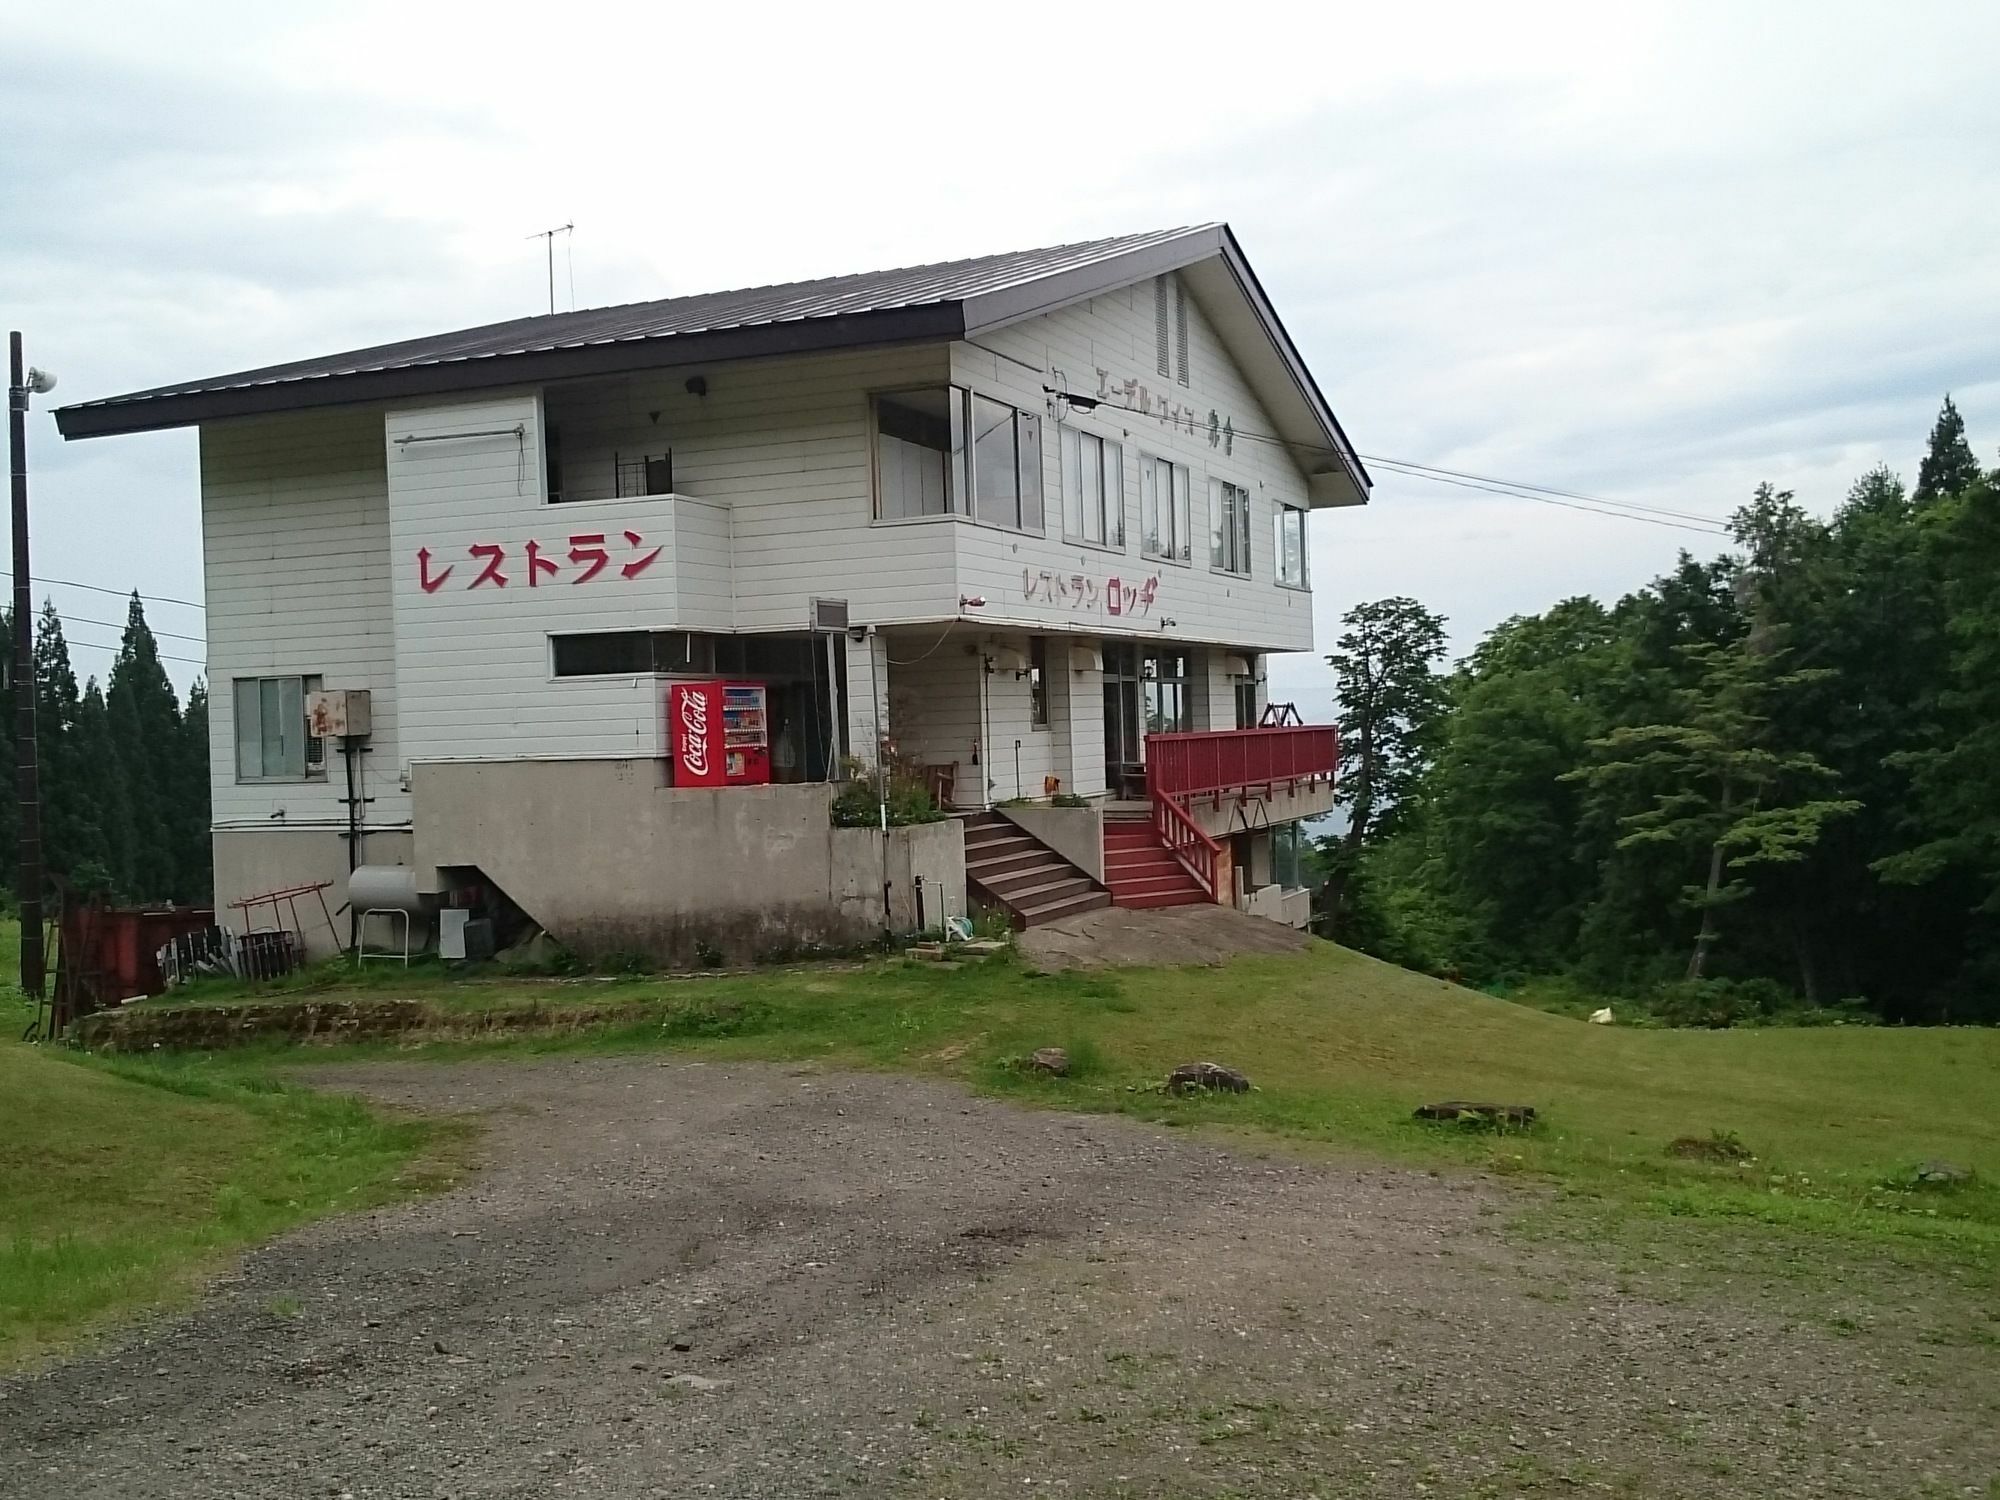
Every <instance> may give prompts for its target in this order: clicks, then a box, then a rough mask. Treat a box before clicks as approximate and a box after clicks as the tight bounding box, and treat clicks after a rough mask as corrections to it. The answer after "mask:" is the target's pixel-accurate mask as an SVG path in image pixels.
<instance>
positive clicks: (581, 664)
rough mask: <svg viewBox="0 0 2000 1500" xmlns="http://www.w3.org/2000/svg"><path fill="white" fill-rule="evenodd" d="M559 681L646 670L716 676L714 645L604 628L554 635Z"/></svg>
mask: <svg viewBox="0 0 2000 1500" xmlns="http://www.w3.org/2000/svg"><path fill="white" fill-rule="evenodd" d="M549 647H550V658H551V661H552V663H553V666H554V670H555V675H556V676H558V677H636V676H640V675H642V674H644V673H648V672H676V673H688V672H712V671H715V670H716V666H715V642H714V640H713V639H712V638H711V637H708V636H702V635H694V634H691V633H690V632H688V631H685V630H600V631H593V632H592V633H590V634H588V635H552V636H550V637H549Z"/></svg>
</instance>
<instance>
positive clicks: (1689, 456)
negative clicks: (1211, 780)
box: [0, 3, 2000, 702]
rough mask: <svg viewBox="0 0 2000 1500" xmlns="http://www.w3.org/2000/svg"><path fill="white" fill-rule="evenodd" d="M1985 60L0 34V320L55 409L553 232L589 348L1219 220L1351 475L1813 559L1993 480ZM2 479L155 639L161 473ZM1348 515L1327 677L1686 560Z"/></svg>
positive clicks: (382, 308)
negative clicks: (1791, 543) (1698, 532)
mask: <svg viewBox="0 0 2000 1500" xmlns="http://www.w3.org/2000/svg"><path fill="white" fill-rule="evenodd" d="M1997 44H2000V11H1996V10H1995V9H1994V8H1993V7H1991V6H1987V5H1980V4H1945V3H1933V4H1927V5H1925V6H1922V7H1902V8H1898V9H1894V10H1891V9H1888V8H1884V7H1879V6H1852V5H1834V6H1827V5H1804V4H1788V5H1775V4H1767V5H1762V6H1758V7H1754V8H1751V7H1742V6H1736V5H1719V4H1717V5H1700V6H1690V5H1680V4H1675V5H1666V4H1654V5H1645V6H1619V7H1607V6H1601V5H1594V6H1593V5H1570V6H1555V5H1543V6H1530V7H1525V8H1524V7H1512V8H1505V9H1495V8H1493V7H1489V6H1476V5H1469V4H1468V5H1460V6H1456V7H1447V8H1439V7H1423V8H1409V9H1408V10H1407V11H1405V12H1397V13H1389V12H1384V11H1382V10H1381V9H1380V8H1370V9H1360V8H1355V9H1353V10H1351V11H1346V12H1343V11H1340V10H1336V9H1333V8H1327V7H1301V6H1296V5H1292V6H1283V7H1278V6H1264V7H1260V6H1256V5H1247V6H1246V5H1238V6H1234V7H1229V8H1226V9H1220V10H1218V9H1217V8H1215V7H1194V6H1171V5H1155V6H1150V7H1145V8H1140V9H1134V8H1131V7H1125V8H1095V9H1091V8H1085V9H1081V10H1072V11H1067V12H1060V13H1042V12H995V11H991V10H988V11H984V12H981V11H976V10H975V11H949V10H940V9H938V8H937V7H934V6H926V7H917V6H897V7H890V8H871V9H870V10H869V11H868V12H867V13H866V14H862V13H858V12H854V11H852V10H851V9H841V8H838V7H834V8H829V7H824V6H810V7H808V6H798V7H756V8H753V9H752V10H748V11H745V10H742V9H736V10H730V9H727V8H723V9H715V8H708V9H699V10H697V9H695V8H690V7H641V6H636V5H597V4H570V5H567V6H562V7H553V8H552V7H549V6H547V5H535V6H525V5H487V6H481V7H479V8H477V10H472V9H469V8H465V7H458V6H421V5H408V4H399V5H387V4H370V5H345V6H341V7H338V8H333V7H301V8H298V9H297V10H294V8H291V7H274V6H267V5H237V4H231V5H220V4H216V5H207V6H202V7H198V8H195V9H194V10H193V11H192V12H191V11H190V10H189V8H187V7H152V6H147V7H141V6H136V5H133V6H116V7H110V6H101V5H89V4H78V5H71V6H65V7H55V6H36V7H17V8H13V9H12V10H10V11H9V13H8V14H7V15H6V16H5V17H4V19H0V98H4V100H5V101H6V103H7V106H8V107H7V114H8V118H9V121H10V129H9V131H8V132H7V133H6V134H5V135H4V136H0V219H3V220H4V222H7V223H8V224H10V225H13V226H26V227H25V228H22V229H17V231H16V232H15V233H13V234H11V235H10V236H9V253H8V255H7V256H6V257H4V258H0V301H4V303H5V305H6V306H7V308H8V309H9V312H10V314H11V315H12V317H13V318H14V319H15V320H17V321H18V322H19V324H20V325H21V326H22V327H23V328H24V329H25V330H26V331H27V334H28V337H29V342H30V348H31V358H34V359H36V360H37V361H39V362H43V363H47V364H50V365H52V366H54V367H56V368H57V369H58V370H59V371H60V372H61V373H62V375H63V380H64V384H63V390H62V392H61V394H62V396H63V397H65V398H69V399H76V398H79V397H90V396H97V395H103V394H109V393H111V392H114V391H119V390H126V389H132V388H136V387H139V386H143V385H146V384H152V383H159V382H162V381H166V380H171V379H177V378H183V377H191V376H196V375H201V374H208V373H215V372H219V371H221V370H225V369H234V368H244V367H248V366H253V365H256V364H260V363H266V362H270V361H274V360H279V359H285V358H292V357H302V356H305V355H310V354H315V353H324V352H329V351H332V350H335V349H340V348H347V347H355V346H359V345H362V344H366V343H370V342H375V341H380V340H383V339H387V338H394V337H402V336H410V335H415V334H421V333H425V332H431V331H436V330H439V329H443V328H447V327H452V326H460V325H465V324H471V323H477V322H482V321H487V320H491V319H494V318H500V317H508V316H515V315H518V314H520V313H522V312H526V311H533V310H536V309H537V308H538V307H539V306H540V305H541V299H542V297H543V296H544V283H543V268H542V261H541V258H540V256H541V251H540V248H539V246H538V245H537V244H535V243H534V242H532V241H530V240H529V239H527V238H526V236H528V235H529V234H530V233H531V232H532V231H534V230H537V229H540V228H543V227H545V226H547V225H550V224H557V223H563V222H566V221H569V220H574V221H575V222H576V224H577V231H576V237H575V242H574V247H573V254H574V266H575V283H576V290H577V295H578V298H579V300H580V301H582V302H583V303H584V304H586V305H588V304H591V303H604V302H616V301H626V300H634V299H640V298H646V297H656V296H662V295H671V294H674V293H678V292H690V291H699V290H707V289H714V288H719V287H725V286H736V285H746V284H754V283H757V282H762V281H770V280H780V279H787V278H791V277H797V276H811V275H819V274H827V273H831V272H835V271H840V270H857V269H865V268H869V267H873V266H880V265H890V264H899V263H904V264H906V263H912V262H917V261H922V260H927V259H937V258H943V257H948V256H954V255H964V254H975V253H980V252H982V251H990V250H998V249H1005V248H1015V247H1021V246H1026V245H1033V244H1044V243H1053V242H1056V241H1060V240H1065V239H1074V238H1081V237H1086V236H1089V235H1093V234H1101V233H1115V232H1121V231H1126V230H1131V229H1138V228H1151V227H1158V226H1162V225H1166V224H1172V223H1184V222H1191V221H1195V220H1202V219H1210V218H1227V219H1230V220H1231V221H1232V222H1233V223H1234V224H1235V225H1236V228H1237V230H1238V233H1239V234H1240V235H1241V237H1242V238H1243V240H1244V242H1245V245H1246V247H1247V249H1248V250H1249V252H1250V255H1251V257H1252V259H1253V260H1254V261H1255V263H1256V264H1257V266H1258V269H1259V272H1260V274H1261V275H1262V276H1263V278H1264V280H1265V283H1266V286H1267V288H1268V289H1269V290H1270V291H1271V293H1272V296H1273V298H1274V300H1275V301H1276V303H1277V305H1278V307H1279V309H1280V311H1281V313H1282V314H1283V315H1284V317H1285V318H1286V321H1287V323H1288V325H1289V326H1290V328H1291V330H1292V332H1293V335H1294V337H1295V338H1296V339H1297V340H1298V342H1299V343H1300V345H1301V346H1302V348H1303V349H1304V350H1305V353H1306V355H1307V358H1308V360H1309V361H1310V362H1311V363H1312V365H1313V366H1314V368H1315V369H1316V371H1317V372H1318V374H1319V376H1320V378H1321V381H1322V383H1323V385H1324V386H1325V387H1326V389H1327V391H1328V393H1329V395H1330V396H1331V398H1332V399H1333V402H1334V405H1335V407H1336V409H1337V410H1338V411H1339V412H1340V414H1341V416H1342V419H1343V421H1344V422H1345V423H1346V425H1347V427H1348V430H1349V432H1350V434H1351V435H1352V436H1353V437H1354V438H1355V440H1356V441H1357V443H1358V445H1359V446H1360V447H1361V448H1362V449H1363V451H1365V452H1370V453H1381V454H1388V455H1392V456H1396V457H1401V458H1406V459H1416V460H1419V461H1422V462H1427V463H1438V464H1448V465H1453V466H1457V467H1463V468H1469V469H1474V470H1479V471H1481V472H1490V473H1498V474H1503V475H1508V476H1511V477H1516V478H1521V479H1527V480H1530V481H1534V482H1538V483H1543V484H1552V485H1561V486H1567V487H1573V488H1577V489H1581V490H1585V491H1589V492H1592V493H1602V494H1607V495H1613V496H1618V497H1622V498H1628V499H1634V500H1641V501H1646V502H1649V503H1654V504H1661V505H1668V506H1672V507H1676V508H1680V509H1686V510H1691V511H1696V512H1700V513H1703V514H1708V515H1714V516H1722V515H1726V514H1727V513H1728V511H1729V510H1731V509H1732V508H1733V507H1734V506H1735V505H1736V504H1738V503H1739V502H1740V501H1741V500H1742V499H1743V498H1744V497H1745V496H1746V495H1747V493H1748V491H1749V489H1750V488H1751V487H1752V486H1753V485H1754V484H1755V483H1756V482H1757V481H1758V480H1760V479H1764V478H1769V479H1771V480H1773V481H1774V482H1776V483H1779V484H1781V485H1790V486H1792V487H1794V488H1796V489H1797V490H1798V491H1799V492H1800V494H1801V497H1802V498H1803V499H1805V500H1806V501H1807V502H1808V503H1810V504H1813V505H1816V506H1818V507H1820V508H1822V509H1825V508H1829V507H1830V506H1831V505H1832V504H1833V503H1835V502H1836V501H1837V500H1838V498H1839V496H1840V494H1841V493H1843V492H1844V490H1845V488H1846V485H1847V482H1848V481H1849V480H1850V479H1851V478H1852V477H1853V476H1854V475H1855V474H1856V473H1858V472H1860V471H1861V470H1862V469H1865V468H1866V467H1868V466H1869V465H1871V464H1873V463H1875V462H1878V461H1887V462H1889V463H1890V464H1891V465H1892V466H1894V467H1898V468H1900V469H1902V470H1903V471H1904V472H1905V473H1909V472H1912V471H1913V469H1914V466H1915V461H1916V457H1917V455H1918V453H1919V451H1920V448H1921V444H1922V441H1923V437H1924V434H1925V432H1926V431H1927V430H1928V426H1929V423H1930V420H1931V417H1932V415H1933V413H1934V412H1935V409H1936V406H1937V401H1938V398H1939V396H1940V395H1941V393H1942V392H1943V391H1944V390H1945V389H1946V388H1950V389H1953V390H1954V391H1955V392H1956V393H1957V395H1958V398H1959V401H1960V405H1961V407H1962V408H1963V409H1964V411H1965V413H1966V417H1967V421H1968V423H1969V424H1970V425H1971V428H1972V432H1973V436H1974V438H1975V441H1976V442H1977V443H1978V444H1979V445H1980V448H1981V451H1982V452H1983V453H1985V454H1987V455H1989V456H1990V455H1992V453H1993V452H1994V450H1995V447H1996V444H2000V372H1996V371H1995V369H1994V366H1993V363H1992V339H1991V330H1992V329H1993V328H1995V327H1996V326H2000V279H1996V278H1994V277H1993V276H1992V274H1991V247H1992V245H1993V244H1994V243H1996V240H2000V234H1996V230H2000V203H1997V202H1996V200H1995V199H1994V197H1993V195H1992V193H1991V191H1990V185H1991V183H1992V182H1993V181H1995V180H2000V98H1996V95H1995V92H1994V90H1993V88H1992V86H1991V78H1990V65H1991V58H1992V57H1993V56H1994V55H1995V53H1996V45H1997ZM559 253H560V252H559ZM568 280H569V276H568V266H567V264H559V270H558V283H559V291H560V293H561V294H562V295H563V296H564V298H565V300H566V295H567V287H568ZM32 454H33V460H34V464H35V468H36V479H35V497H36V499H35V503H36V524H37V535H38V541H39V547H40V551H39V556H40V558H41V563H40V565H39V566H38V568H37V571H38V572H44V573H48V574H50V575H52V576H63V577H88V578H91V579H107V580H109V581H112V582H114V583H116V584H119V585H120V586H123V585H125V584H134V585H137V586H138V587H140V588H142V589H143V590H145V591H146V592H149V593H159V594H165V595H175V596H182V597H194V596H197V595H198V592H199V589H200V576H199V547H198V542H197V540H196V526H197V512H196V506H195V498H194V485H193V462H194V459H193V455H194V439H193V437H192V436H191V435H189V434H167V435H160V436H152V437H138V438H125V439H112V440H104V441H100V442H95V443H90V444H81V445H70V446H67V447H65V446H64V445H62V444H61V443H60V442H59V440H57V439H56V438H55V437H54V435H53V432H52V431H51V430H50V428H49V427H48V425H47V423H46V421H45V419H40V418H38V419H37V423H36V433H35V437H34V439H33V448H32ZM1378 479H1379V480H1380V483H1379V485H1378V488H1377V492H1376V502H1375V504H1374V505H1373V506H1371V507H1370V508H1369V509H1368V510H1367V511H1366V512H1338V513H1331V514H1324V515H1320V516H1318V517H1316V518H1315V520H1314V545H1315V549H1316V550H1315V572H1316V578H1317V581H1318V584H1319V593H1318V608H1319V611H1320V615H1321V634H1322V640H1323V642H1324V641H1328V640H1330V639H1331V636H1332V634H1333V621H1334V619H1335V618H1336V617H1337V615H1338V613H1339V611H1340V610H1341V609H1342V608H1344V607H1345V606H1347V605H1349V604H1351V603H1353V602H1354V601H1355V600H1357V599H1360V598H1364V597H1377V596H1381V595H1384V594H1389V593H1410V594H1415V595H1417V596H1418V597H1421V598H1423V599H1424V600H1425V601H1426V602H1428V603H1430V604H1431V605H1432V606H1433V607H1435V608H1438V609H1441V610H1443V611H1444V612H1446V613H1447V614H1448V615H1450V616H1451V617H1452V620H1453V627H1454V641H1455V644H1456V645H1457V646H1458V647H1459V648H1461V649H1463V648H1464V647H1465V646H1468V645H1469V644H1470V643H1471V640H1472V639H1473V638H1475V637H1476V635H1477V633H1478V632H1479V631H1480V630H1482V629H1484V628H1486V627H1487V626H1490V625H1491V624H1493V623H1494V622H1496V621H1497V620H1498V619H1500V618H1502V617H1504V616H1505V615H1507V614H1509V613H1513V612H1516V611H1520V610H1529V609H1536V608H1540V607H1543V606H1545V605H1546V604H1548V603H1549V602H1552V601H1553V600H1555V599H1557V598H1559V597H1562V596H1564V595H1567V594H1572V593H1577V592H1582V591H1591V592H1597V593H1600V594H1604V595H1615V594H1618V593H1621V592H1624V591H1626V590H1628V589H1630V588H1632V587H1634V586H1636V585H1637V584H1639V583H1641V582H1643V581H1644V580H1645V579H1646V578H1647V577H1648V576H1650V575H1651V574H1652V573H1654V572H1657V571H1659V570H1661V569H1663V568H1665V567H1667V566H1670V565H1671V563H1672V561H1673V558H1674V555H1675V552H1676V551H1677V549H1678V548H1679V547H1681V546H1683V545H1692V546H1694V547H1696V548H1697V549H1698V550H1699V549H1705V548H1707V547H1708V546H1709V545H1710V544H1709V541H1708V539H1706V538H1703V537H1700V536H1692V535H1686V534H1683V533H1679V532H1675V531H1671V530H1666V529H1662V528H1656V527H1652V526H1646V525H1640V524H1635V523H1628V522H1621V521H1612V520H1604V519H1601V518H1597V517H1591V516H1584V515H1579V514H1577V513H1575V512H1571V511H1564V510H1561V509H1557V508H1554V507H1550V506H1544V505H1537V504H1530V503H1526V502H1520V501H1513V500H1507V499H1501V498H1497V497H1492V496H1483V495H1477V494H1473V493H1470V492H1456V491H1450V490H1442V489H1436V488H1434V487H1431V486H1428V485H1424V484H1422V483H1420V482H1417V481H1414V480H1409V479H1404V478H1401V477H1398V476H1394V475H1391V474H1389V473H1387V472H1386V471H1384V472H1383V473H1382V474H1380V475H1378ZM62 602H63V603H64V604H65V605H66V606H67V605H70V604H72V603H78V605H79V608H78V612H79V613H93V612H94V611H92V610H89V609H87V608H83V607H81V603H80V601H73V600H72V599H70V598H69V597H64V598H63V600H62ZM177 613H182V614H184V613H185V612H177ZM163 623H166V621H165V620H164V617H163ZM170 628H177V627H170ZM77 633H78V634H79V635H89V634H91V632H87V631H84V630H79V631H78V632H77ZM80 660H81V661H82V662H84V663H85V665H86V666H89V665H92V664H93V661H92V657H91V655H90V654H88V653H80ZM1280 677H1281V681H1282V682H1284V683H1295V684H1297V686H1296V692H1297V695H1298V696H1299V697H1300V698H1301V699H1302V701H1307V702H1313V701H1318V700H1323V698H1324V695H1325V691H1326V687H1327V684H1326V682H1325V674H1324V672H1323V671H1316V670H1310V669H1309V668H1308V665H1307V664H1301V663H1288V664H1284V665H1283V666H1281V668H1280Z"/></svg>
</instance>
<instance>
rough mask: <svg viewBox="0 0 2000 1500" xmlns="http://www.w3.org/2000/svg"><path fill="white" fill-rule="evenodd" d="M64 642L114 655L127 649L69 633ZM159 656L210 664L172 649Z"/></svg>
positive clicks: (161, 658)
mask: <svg viewBox="0 0 2000 1500" xmlns="http://www.w3.org/2000/svg"><path fill="white" fill-rule="evenodd" d="M63 644H64V645H66V646H88V647H89V648H90V649H91V650H92V651H109V652H111V653H112V654H113V655H114V656H115V655H116V654H117V653H118V652H120V651H123V650H124V649H125V648H124V647H123V646H107V645H105V644H104V643H103V642H102V641H78V640H71V639H70V637H69V636H68V635H65V636H64V637H63ZM159 657H160V660H161V661H184V662H186V663H187V664H188V665H189V666H191V667H206V666H207V665H208V663H207V661H206V660H204V659H203V658H201V657H199V656H175V655H174V654H173V653H172V652H170V651H162V652H160V653H159Z"/></svg>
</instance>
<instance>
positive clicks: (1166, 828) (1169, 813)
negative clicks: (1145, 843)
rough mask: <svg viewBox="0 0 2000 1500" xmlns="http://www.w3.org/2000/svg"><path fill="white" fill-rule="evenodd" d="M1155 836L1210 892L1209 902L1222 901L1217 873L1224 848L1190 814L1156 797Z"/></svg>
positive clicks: (1169, 801) (1180, 806)
mask: <svg viewBox="0 0 2000 1500" xmlns="http://www.w3.org/2000/svg"><path fill="white" fill-rule="evenodd" d="M1153 832H1154V833H1156V834H1158V835H1159V839H1160V842H1161V843H1162V844H1165V845H1166V846H1167V850H1168V852H1169V853H1171V854H1172V855H1173V856H1174V857H1175V858H1176V859H1178V860H1179V861H1180V862H1181V863H1182V864H1183V865H1185V866H1187V871H1188V873H1189V874H1190V875H1192V876H1194V878H1195V883H1196V884H1197V885H1199V886H1200V887H1201V888H1202V889H1203V890H1204V891H1206V892H1208V899H1209V900H1211V901H1219V900H1220V899H1221V897H1219V896H1218V895H1216V890H1217V888H1218V886H1219V885H1220V883H1221V882H1220V880H1219V878H1218V877H1219V874H1220V872H1219V871H1218V869H1217V865H1218V863H1219V862H1220V861H1221V859H1222V845H1220V844H1218V843H1217V842H1216V841H1215V840H1214V839H1212V838H1210V837H1209V836H1208V834H1207V832H1206V831H1205V830H1204V829H1203V828H1202V826H1201V825H1200V824H1199V823H1197V822H1195V820H1194V819H1193V818H1191V817H1189V816H1188V811H1187V809H1186V808H1185V807H1183V806H1182V805H1181V804H1180V803H1179V802H1177V801H1175V800H1174V799H1173V798H1171V797H1163V796H1161V795H1160V794H1159V793H1158V792H1155V793H1153Z"/></svg>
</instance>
